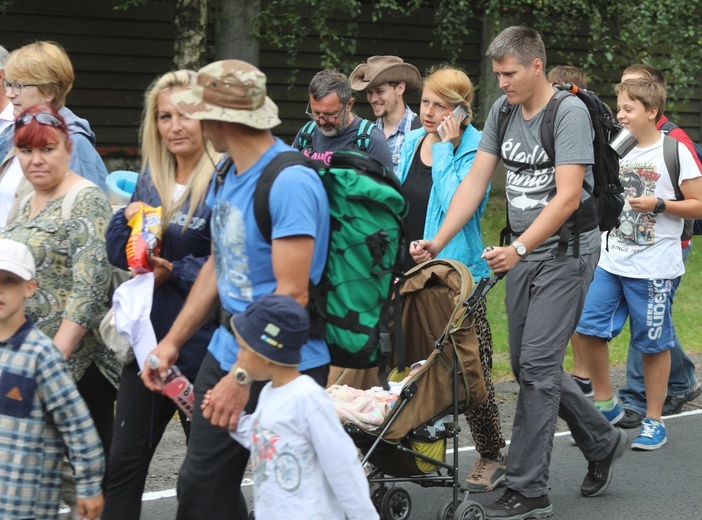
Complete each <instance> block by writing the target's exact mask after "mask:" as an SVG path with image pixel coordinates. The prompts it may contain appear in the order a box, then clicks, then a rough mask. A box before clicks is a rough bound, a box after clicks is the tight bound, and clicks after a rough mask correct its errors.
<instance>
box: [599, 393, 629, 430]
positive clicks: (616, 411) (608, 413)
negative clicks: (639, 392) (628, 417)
mask: <svg viewBox="0 0 702 520" xmlns="http://www.w3.org/2000/svg"><path fill="white" fill-rule="evenodd" d="M613 399H614V406H613V407H612V409H611V410H603V409H602V408H599V407H598V408H597V409H598V410H599V411H600V412H602V415H604V418H605V419H607V421H608V422H609V424H611V425H615V424H617V423H618V422H619V421H620V420H621V418H622V417H624V409H623V408H622V403H621V401H620V400H619V398H618V397H617V396H616V395H615V396H614V398H613Z"/></svg>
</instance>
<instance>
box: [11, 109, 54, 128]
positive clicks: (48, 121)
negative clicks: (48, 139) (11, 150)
mask: <svg viewBox="0 0 702 520" xmlns="http://www.w3.org/2000/svg"><path fill="white" fill-rule="evenodd" d="M32 121H36V122H37V123H39V124H40V125H46V126H53V127H54V128H65V127H64V124H63V122H62V121H61V120H60V119H59V118H58V117H56V116H55V115H53V114H47V113H45V112H39V113H38V114H23V115H21V116H19V117H18V118H17V119H15V129H16V130H19V129H20V128H22V127H23V126H25V125H28V124H29V123H31V122H32Z"/></svg>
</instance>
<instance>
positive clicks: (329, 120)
mask: <svg viewBox="0 0 702 520" xmlns="http://www.w3.org/2000/svg"><path fill="white" fill-rule="evenodd" d="M344 110H346V105H344V106H343V107H341V110H339V112H337V114H336V115H335V116H325V115H319V114H315V113H314V112H310V102H309V101H308V102H307V109H306V110H305V114H307V115H308V116H309V118H310V119H311V120H312V121H319V120H320V119H324V120H325V121H326V122H327V123H336V120H337V119H339V116H340V115H341V113H342V112H343V111H344Z"/></svg>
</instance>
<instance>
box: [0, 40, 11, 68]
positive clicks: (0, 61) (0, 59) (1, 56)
mask: <svg viewBox="0 0 702 520" xmlns="http://www.w3.org/2000/svg"><path fill="white" fill-rule="evenodd" d="M9 55H10V53H9V52H7V49H6V48H5V47H3V46H2V45H0V70H5V62H6V61H7V57H8V56H9Z"/></svg>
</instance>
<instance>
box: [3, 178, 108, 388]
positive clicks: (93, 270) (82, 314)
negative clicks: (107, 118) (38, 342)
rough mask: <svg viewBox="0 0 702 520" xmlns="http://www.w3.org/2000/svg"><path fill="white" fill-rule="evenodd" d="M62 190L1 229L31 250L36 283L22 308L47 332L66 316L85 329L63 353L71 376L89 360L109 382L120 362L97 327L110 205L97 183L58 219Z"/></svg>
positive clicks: (103, 306)
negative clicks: (37, 209)
mask: <svg viewBox="0 0 702 520" xmlns="http://www.w3.org/2000/svg"><path fill="white" fill-rule="evenodd" d="M64 198H65V195H64V196H61V197H58V198H56V199H54V200H51V201H49V202H48V204H47V205H46V206H45V207H44V208H43V209H42V210H41V211H40V212H39V213H38V214H37V215H36V216H35V217H34V218H32V219H30V218H29V203H27V204H25V205H24V207H22V208H20V210H19V213H18V214H17V217H16V218H15V220H13V221H12V222H11V223H9V224H8V225H7V226H6V227H5V230H4V232H3V234H4V235H5V238H10V239H12V240H16V241H18V242H22V243H23V244H25V245H26V246H27V247H28V248H29V250H30V251H31V252H32V254H33V255H34V261H35V262H36V266H37V274H36V280H37V284H38V286H39V287H38V289H37V291H36V292H35V293H34V296H32V297H31V298H30V299H29V300H27V310H26V312H27V314H28V315H29V316H31V317H32V319H33V320H34V323H35V325H36V326H37V327H38V328H39V329H40V330H41V331H42V332H44V333H45V334H46V335H48V336H49V337H50V338H53V337H54V336H55V335H56V332H57V331H58V328H59V325H61V321H62V320H63V319H64V318H65V319H69V320H71V321H73V322H75V323H77V324H78V325H81V326H82V327H84V328H85V329H87V332H86V334H85V336H83V338H82V339H81V340H80V342H79V343H78V345H77V346H76V349H75V350H74V351H73V354H71V357H70V358H68V365H69V366H70V368H71V370H72V371H73V375H74V377H75V378H76V380H80V379H81V378H82V377H83V374H85V371H86V370H87V368H88V367H89V366H90V364H91V363H95V364H96V365H97V367H98V368H99V369H100V372H102V374H103V375H104V376H105V377H106V378H107V379H108V380H109V381H110V382H111V383H112V384H113V385H114V386H115V387H117V385H118V383H119V375H120V372H121V367H120V364H119V362H118V361H117V359H116V358H115V357H114V355H113V353H112V351H110V350H109V349H108V348H107V347H106V346H105V344H104V342H103V341H102V338H100V334H99V332H98V328H99V326H100V321H101V320H102V318H103V317H104V316H105V313H106V312H107V309H108V302H109V298H108V288H109V284H110V274H111V267H110V264H109V262H108V260H107V251H106V249H105V229H106V228H107V224H108V223H109V222H110V218H111V217H112V209H111V207H110V204H109V202H108V201H107V198H106V197H105V195H104V193H103V192H102V191H100V189H99V188H97V187H92V186H91V187H88V188H85V189H82V190H80V191H79V192H78V194H77V196H76V199H75V201H74V203H73V207H72V208H71V216H70V218H69V219H68V220H66V221H64V220H63V217H62V203H63V201H64Z"/></svg>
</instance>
